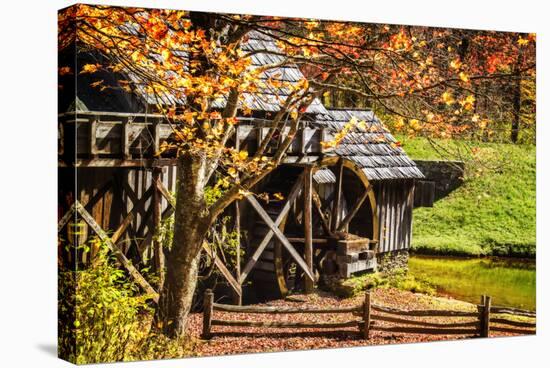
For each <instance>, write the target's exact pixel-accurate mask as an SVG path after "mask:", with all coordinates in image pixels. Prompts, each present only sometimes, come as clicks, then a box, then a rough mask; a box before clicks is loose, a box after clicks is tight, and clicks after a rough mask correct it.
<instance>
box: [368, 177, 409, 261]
mask: <svg viewBox="0 0 550 368" xmlns="http://www.w3.org/2000/svg"><path fill="white" fill-rule="evenodd" d="M375 192H376V202H377V209H378V216H379V220H380V222H379V224H380V243H379V248H378V250H379V252H380V253H385V252H391V251H395V250H400V249H408V248H409V247H410V244H411V234H412V209H413V201H414V181H413V180H391V181H382V182H378V183H376V184H375Z"/></svg>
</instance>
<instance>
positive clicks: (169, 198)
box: [155, 181, 176, 208]
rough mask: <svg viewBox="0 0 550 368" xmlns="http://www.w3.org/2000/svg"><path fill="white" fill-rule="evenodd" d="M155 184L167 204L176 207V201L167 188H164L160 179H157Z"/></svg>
mask: <svg viewBox="0 0 550 368" xmlns="http://www.w3.org/2000/svg"><path fill="white" fill-rule="evenodd" d="M155 185H156V187H157V189H158V190H159V191H160V194H162V196H163V197H164V198H165V199H166V201H168V204H169V205H170V206H172V207H174V208H176V201H175V200H174V198H172V195H171V194H170V192H169V191H168V189H166V187H165V186H164V185H163V184H162V181H157V182H156V183H155Z"/></svg>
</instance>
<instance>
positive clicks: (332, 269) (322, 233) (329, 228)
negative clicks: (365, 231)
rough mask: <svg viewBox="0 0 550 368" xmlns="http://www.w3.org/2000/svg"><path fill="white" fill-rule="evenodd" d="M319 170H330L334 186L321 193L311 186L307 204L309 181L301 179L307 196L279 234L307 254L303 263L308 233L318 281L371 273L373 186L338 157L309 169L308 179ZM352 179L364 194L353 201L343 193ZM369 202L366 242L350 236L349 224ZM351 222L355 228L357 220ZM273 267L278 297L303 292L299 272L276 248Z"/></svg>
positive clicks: (298, 201)
mask: <svg viewBox="0 0 550 368" xmlns="http://www.w3.org/2000/svg"><path fill="white" fill-rule="evenodd" d="M318 170H330V172H332V173H333V176H334V177H335V182H334V183H333V185H325V186H324V187H323V186H322V185H318V186H317V188H316V187H315V185H313V186H312V187H311V190H310V192H311V194H310V198H309V201H308V199H307V193H308V190H307V182H306V180H307V175H306V176H304V187H305V189H306V190H303V191H302V193H301V195H300V197H299V198H297V199H296V201H295V203H294V205H293V207H292V210H291V211H289V213H288V214H287V217H286V218H285V221H284V222H283V226H282V231H283V232H284V234H285V236H286V237H287V238H288V239H289V241H290V242H291V243H292V244H293V245H294V246H295V248H296V249H297V250H298V252H299V253H300V254H305V257H304V258H305V259H307V258H308V257H307V252H308V250H307V248H308V246H307V241H308V239H307V238H308V236H307V232H308V231H309V232H310V233H311V238H312V239H311V247H312V249H311V252H312V254H311V261H310V262H311V267H312V269H313V270H312V271H313V272H314V274H315V276H316V280H317V279H318V278H319V276H320V275H321V274H334V273H338V274H339V275H340V276H341V277H349V275H350V274H351V273H353V272H357V271H362V270H366V269H369V268H373V267H375V266H376V261H375V257H374V255H375V253H376V245H377V243H378V216H377V213H376V200H375V196H374V192H373V188H372V185H371V184H370V183H369V181H368V179H367V178H366V176H365V174H364V173H363V172H362V171H361V170H360V169H358V168H357V167H356V166H355V165H354V164H353V163H352V162H351V161H348V160H344V159H339V158H338V157H334V158H332V157H331V158H327V159H325V160H323V161H322V162H320V163H319V164H318V165H316V166H314V167H313V168H312V174H314V173H315V172H316V171H318ZM306 172H307V168H306ZM325 173H326V172H325ZM352 178H354V179H353V180H354V185H355V187H357V188H362V191H361V192H360V194H358V195H357V196H352V195H351V194H349V193H347V194H346V193H345V192H346V190H347V189H348V188H350V187H351V183H350V185H347V184H346V180H351V179H352ZM367 200H368V204H369V207H370V209H371V210H370V216H371V220H370V221H369V224H370V229H369V230H370V232H369V234H370V236H369V237H368V238H366V237H364V236H361V235H359V234H353V233H349V232H348V229H349V227H350V224H351V223H352V221H354V219H356V216H357V215H358V213H360V212H361V209H362V208H363V206H364V205H365V203H367ZM308 204H309V205H310V206H311V208H310V215H309V217H308V216H307V210H306V208H307V206H308ZM363 212H365V211H364V210H363ZM306 217H308V218H310V224H311V225H310V226H307V224H306V220H305V218H306ZM354 222H355V223H357V220H355V221H354ZM359 222H361V220H360V221H359ZM274 266H275V272H276V275H277V283H278V285H279V290H280V292H281V295H282V296H286V295H287V294H288V293H290V292H293V291H300V290H303V289H305V285H304V284H305V281H306V280H305V278H304V277H303V271H302V270H301V269H300V267H297V264H296V262H295V260H294V259H293V258H292V257H290V255H289V254H288V252H287V251H286V250H285V249H284V248H283V247H282V246H281V244H280V243H279V242H275V244H274Z"/></svg>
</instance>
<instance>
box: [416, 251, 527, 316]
mask: <svg viewBox="0 0 550 368" xmlns="http://www.w3.org/2000/svg"><path fill="white" fill-rule="evenodd" d="M409 270H410V272H411V273H412V274H413V275H414V276H415V277H418V278H421V279H425V280H427V281H429V282H430V283H431V284H432V285H434V286H435V287H437V289H438V291H439V292H440V293H441V294H446V295H450V296H453V297H455V298H457V299H461V300H466V301H469V302H472V303H479V299H480V295H482V294H486V295H490V296H491V297H492V300H493V302H492V303H493V304H494V305H505V306H511V307H516V308H524V309H530V310H535V307H536V299H535V295H536V286H535V283H536V281H535V276H536V271H535V261H534V260H518V259H507V258H451V257H424V256H412V257H411V258H410V260H409Z"/></svg>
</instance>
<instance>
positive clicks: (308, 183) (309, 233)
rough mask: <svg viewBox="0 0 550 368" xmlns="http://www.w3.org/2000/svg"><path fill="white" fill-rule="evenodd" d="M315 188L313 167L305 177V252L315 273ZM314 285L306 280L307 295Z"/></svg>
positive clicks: (307, 171) (306, 172)
mask: <svg viewBox="0 0 550 368" xmlns="http://www.w3.org/2000/svg"><path fill="white" fill-rule="evenodd" d="M312 186H313V170H312V167H311V166H307V167H306V168H305V175H304V252H305V260H306V264H307V266H308V267H309V269H310V271H311V273H313V230H312V224H311V222H312V216H311V203H312V200H311V193H312V190H311V188H312ZM313 288H314V283H313V280H310V279H309V278H306V279H305V289H306V294H310V293H312V292H313Z"/></svg>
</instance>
